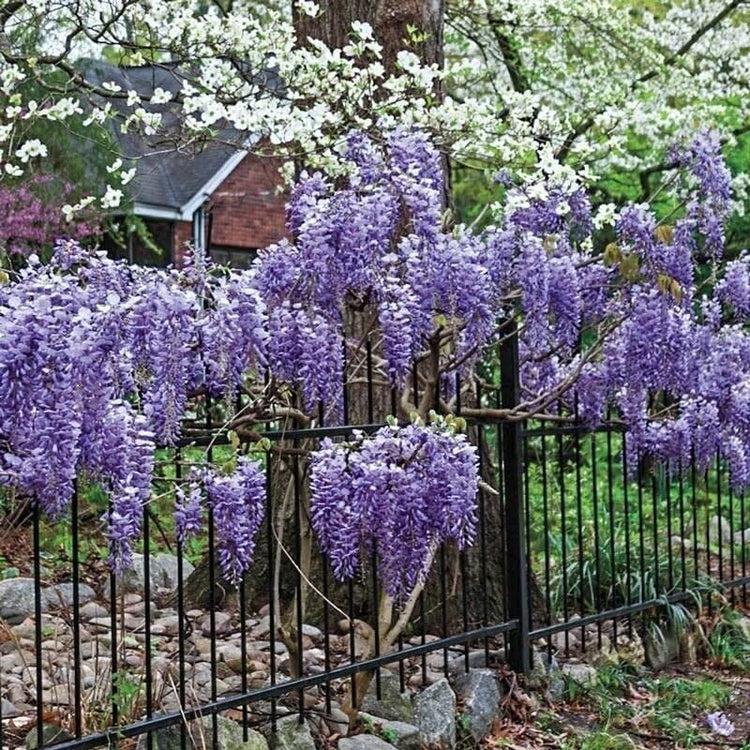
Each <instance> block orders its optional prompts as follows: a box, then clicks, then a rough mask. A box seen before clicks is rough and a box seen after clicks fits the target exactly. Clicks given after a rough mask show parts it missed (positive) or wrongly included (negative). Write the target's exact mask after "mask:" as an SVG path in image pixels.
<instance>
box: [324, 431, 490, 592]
mask: <svg viewBox="0 0 750 750" xmlns="http://www.w3.org/2000/svg"><path fill="white" fill-rule="evenodd" d="M477 462H478V459H477V452H476V448H475V447H474V446H472V445H471V444H470V443H469V442H468V440H467V439H466V437H465V436H464V435H461V434H455V433H453V432H452V431H451V430H448V429H446V428H445V427H443V426H437V425H430V426H427V427H422V426H418V425H410V426H408V427H401V428H398V427H390V426H389V427H383V428H381V429H380V430H378V431H377V432H376V433H375V434H374V435H372V436H371V437H367V436H365V435H363V434H361V433H358V434H355V436H354V438H353V440H351V441H349V442H346V443H333V442H331V441H330V440H326V441H324V442H323V444H322V446H321V448H320V449H319V450H317V451H315V452H314V453H313V455H312V458H311V464H310V490H311V499H310V513H311V523H312V527H313V529H314V530H315V533H316V534H317V536H318V539H319V540H320V544H321V546H322V548H323V551H324V552H325V554H326V556H327V557H328V560H329V561H330V564H331V566H332V568H333V572H334V575H335V576H336V578H337V579H339V580H344V579H350V578H352V577H353V576H354V575H355V573H356V572H357V570H358V569H359V567H360V559H361V557H362V555H363V553H364V552H371V551H372V550H373V549H376V551H377V558H378V566H379V574H380V580H381V581H383V586H384V588H385V591H386V593H388V594H389V595H390V596H391V597H392V598H393V600H394V601H395V602H396V603H403V601H404V599H405V598H406V597H408V595H409V593H410V592H411V591H412V589H413V588H414V586H415V585H416V584H417V583H418V582H419V581H420V580H421V579H422V578H423V577H424V576H426V575H427V573H428V571H429V567H430V564H431V562H432V556H433V554H434V552H435V549H436V547H437V546H438V545H440V544H442V543H443V542H446V541H449V540H452V541H454V542H455V543H456V544H457V546H458V547H459V549H462V548H463V547H464V546H465V545H467V544H471V543H472V542H473V540H474V535H475V530H476V520H477V487H478V481H479V476H478V468H477Z"/></svg>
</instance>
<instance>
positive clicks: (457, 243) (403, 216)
mask: <svg viewBox="0 0 750 750" xmlns="http://www.w3.org/2000/svg"><path fill="white" fill-rule="evenodd" d="M346 153H347V156H348V158H349V160H350V162H351V174H350V178H349V183H348V185H347V186H345V187H337V188H335V187H334V185H333V183H331V182H329V181H327V180H326V179H324V178H323V177H322V176H321V175H320V174H313V175H309V174H304V175H303V176H302V178H301V180H300V182H299V184H298V185H297V187H296V188H295V190H294V191H293V193H292V196H291V199H290V205H289V229H290V231H291V232H292V234H293V235H294V241H293V242H291V241H284V242H282V243H279V244H278V245H274V246H271V247H269V248H267V249H265V250H263V251H261V253H260V258H259V262H258V264H257V273H258V277H257V282H258V288H259V289H260V291H261V294H262V296H263V298H264V300H265V302H266V304H267V306H268V316H269V336H270V345H269V363H270V367H271V369H272V370H273V371H274V372H275V373H276V374H277V375H279V376H280V377H282V378H283V379H285V380H287V381H289V382H292V383H295V384H297V385H299V387H300V388H301V390H302V393H303V395H304V398H305V402H306V404H307V405H308V407H313V406H315V405H317V403H318V402H319V401H323V402H326V403H332V402H333V403H335V401H336V399H338V398H340V395H341V382H342V375H343V366H344V359H343V349H344V338H343V333H344V323H345V320H344V311H345V309H346V307H347V305H350V304H352V303H353V304H355V305H357V306H359V307H363V306H366V305H370V306H371V307H372V310H373V311H374V314H375V317H376V319H377V322H378V326H379V331H380V333H381V335H382V340H383V353H384V356H385V360H386V369H387V374H388V376H389V377H390V379H391V381H392V382H393V383H394V384H399V385H400V384H402V383H403V382H404V378H405V377H406V375H407V373H408V372H409V371H410V368H411V366H412V362H413V360H414V357H415V356H416V355H417V354H418V352H419V351H420V349H421V348H422V347H423V345H424V344H425V342H426V341H427V339H428V337H429V336H430V334H432V333H433V331H434V327H435V326H434V321H435V317H436V316H439V317H440V318H441V320H442V328H443V329H444V330H445V331H446V332H447V333H451V334H452V335H451V336H450V337H449V345H446V346H445V347H444V348H443V359H444V362H445V364H446V368H447V369H450V362H451V361H456V362H460V363H461V364H462V365H463V367H464V368H466V367H469V366H470V365H471V363H472V362H473V361H475V359H476V357H477V356H478V355H479V353H480V345H481V344H482V343H484V342H485V341H486V340H487V339H488V338H489V336H490V335H491V333H492V330H493V322H494V319H495V315H496V310H495V309H494V307H493V303H494V302H495V301H496V298H497V290H496V288H495V286H494V284H493V279H492V278H491V276H490V274H489V272H488V268H487V265H486V262H485V261H486V255H487V253H486V249H485V247H484V244H483V243H482V242H481V241H480V239H479V238H477V237H476V236H474V235H473V234H472V233H471V232H469V231H465V230H456V231H455V232H448V231H444V230H443V228H442V215H443V190H444V184H443V169H442V164H441V157H440V154H439V152H438V151H437V149H435V148H434V147H433V146H432V144H431V143H430V141H429V139H428V138H427V136H426V135H425V134H424V133H421V132H419V131H412V130H403V129H397V130H394V131H392V132H390V133H388V134H386V137H385V142H384V145H383V146H382V147H381V146H380V145H377V144H376V143H375V142H374V141H373V140H372V139H370V138H369V137H368V136H366V135H364V134H363V133H360V132H353V133H351V134H350V136H349V138H348V142H347V146H346ZM321 350H324V351H326V353H327V356H326V357H321V356H320V352H321Z"/></svg>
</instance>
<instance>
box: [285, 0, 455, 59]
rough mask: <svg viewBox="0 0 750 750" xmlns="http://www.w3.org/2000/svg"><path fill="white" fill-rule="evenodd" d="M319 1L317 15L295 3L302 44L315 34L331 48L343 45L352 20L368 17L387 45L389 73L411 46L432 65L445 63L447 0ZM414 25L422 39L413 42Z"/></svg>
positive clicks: (382, 42)
mask: <svg viewBox="0 0 750 750" xmlns="http://www.w3.org/2000/svg"><path fill="white" fill-rule="evenodd" d="M318 5H319V7H320V11H321V12H320V13H319V14H318V15H317V16H316V17H315V18H310V17H309V16H305V15H302V14H300V13H299V12H298V11H297V9H296V6H295V9H294V11H293V18H294V25H295V27H296V29H297V38H298V41H299V43H300V44H305V43H306V40H307V39H308V38H313V39H319V40H320V41H322V42H325V44H327V45H328V46H329V47H331V48H336V47H343V46H344V45H345V44H346V43H347V42H348V40H349V34H350V32H351V27H352V23H353V22H354V21H364V22H367V23H369V24H370V26H372V28H373V30H374V32H375V38H376V39H377V40H378V42H380V44H382V45H383V65H384V66H385V70H386V74H389V73H392V72H393V71H394V69H395V62H396V56H397V55H398V53H399V52H400V51H401V50H403V49H404V48H405V47H407V46H409V48H410V49H411V51H412V52H414V53H415V54H417V55H419V57H420V58H421V59H422V60H423V61H424V62H425V63H427V64H428V65H431V64H433V63H437V64H438V65H439V66H442V64H443V26H444V17H445V0H321V2H319V3H318ZM410 28H412V29H414V30H415V31H416V32H417V33H418V34H419V36H420V39H421V41H420V42H419V43H417V44H413V45H410V43H409V39H410V37H411V34H410V33H409V29H410Z"/></svg>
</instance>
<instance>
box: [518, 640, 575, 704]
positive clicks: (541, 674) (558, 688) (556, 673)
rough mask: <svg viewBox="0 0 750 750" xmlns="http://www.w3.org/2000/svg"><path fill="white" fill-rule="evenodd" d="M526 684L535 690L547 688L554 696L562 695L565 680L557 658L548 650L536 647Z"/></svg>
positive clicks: (551, 695)
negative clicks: (538, 649)
mask: <svg viewBox="0 0 750 750" xmlns="http://www.w3.org/2000/svg"><path fill="white" fill-rule="evenodd" d="M526 684H527V685H528V687H530V688H532V689H533V690H539V689H540V688H546V689H547V690H548V691H549V694H550V697H552V698H555V697H559V696H560V695H562V692H563V690H564V689H565V682H564V681H563V679H562V675H561V672H560V665H559V664H558V663H557V659H555V657H554V656H550V654H549V653H548V652H547V651H546V650H545V651H537V650H536V649H535V650H534V651H533V652H532V659H531V672H529V674H528V675H527V677H526Z"/></svg>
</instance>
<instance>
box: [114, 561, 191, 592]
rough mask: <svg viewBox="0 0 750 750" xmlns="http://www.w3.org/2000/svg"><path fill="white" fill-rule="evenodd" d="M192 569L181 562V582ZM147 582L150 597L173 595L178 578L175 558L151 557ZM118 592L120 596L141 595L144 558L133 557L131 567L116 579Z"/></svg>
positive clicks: (143, 585) (143, 582) (143, 578)
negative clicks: (148, 582) (148, 583)
mask: <svg viewBox="0 0 750 750" xmlns="http://www.w3.org/2000/svg"><path fill="white" fill-rule="evenodd" d="M193 570H194V567H193V565H192V564H191V563H189V562H188V561H187V560H185V559H184V558H183V560H182V580H183V582H184V581H186V580H187V578H188V576H189V575H190V574H191V573H192V572H193ZM149 581H150V588H151V591H150V593H151V596H154V595H156V594H166V595H169V594H174V593H175V592H176V591H177V587H178V586H179V576H178V575H177V557H176V556H175V555H169V554H167V553H165V552H160V553H159V554H158V555H151V559H150V565H149ZM118 586H119V589H118V590H119V592H120V593H122V594H141V595H142V594H143V593H144V591H145V587H146V575H145V572H144V556H143V555H140V554H134V555H133V562H132V564H131V566H130V567H129V568H128V569H127V570H125V571H124V572H123V573H122V575H121V576H120V577H119V579H118Z"/></svg>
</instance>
